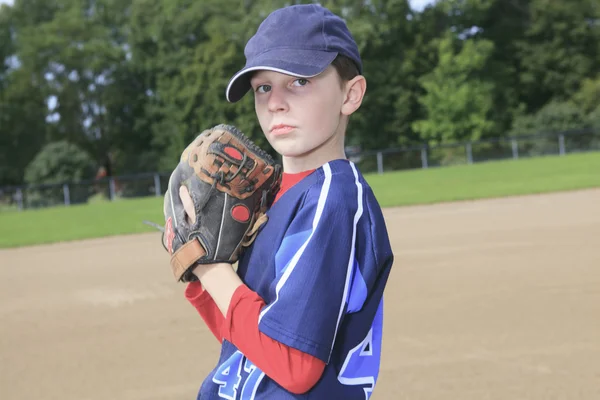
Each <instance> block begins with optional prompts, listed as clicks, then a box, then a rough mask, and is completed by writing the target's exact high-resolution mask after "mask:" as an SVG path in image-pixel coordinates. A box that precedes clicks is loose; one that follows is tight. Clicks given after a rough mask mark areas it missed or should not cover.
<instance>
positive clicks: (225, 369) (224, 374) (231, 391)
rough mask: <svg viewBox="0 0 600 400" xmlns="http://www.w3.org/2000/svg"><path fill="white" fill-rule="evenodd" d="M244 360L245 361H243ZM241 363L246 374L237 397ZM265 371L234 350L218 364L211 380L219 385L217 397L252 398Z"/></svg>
mask: <svg viewBox="0 0 600 400" xmlns="http://www.w3.org/2000/svg"><path fill="white" fill-rule="evenodd" d="M244 360H246V362H245V363H243V361H244ZM242 363H243V364H244V372H245V373H247V374H248V377H247V378H246V381H245V382H244V385H243V386H242V393H241V396H240V397H237V393H238V388H239V386H240V382H241V380H242ZM264 376H265V373H264V372H262V371H261V370H260V369H258V368H257V367H256V365H254V364H253V363H252V361H250V360H248V359H247V358H246V357H244V355H243V354H242V353H241V352H239V351H236V352H235V353H233V354H232V355H231V356H230V357H229V358H228V359H227V361H225V362H224V363H223V364H221V365H220V366H219V369H217V371H216V372H215V375H214V376H213V378H212V380H213V382H214V383H216V384H218V385H219V397H220V398H222V399H228V400H236V399H240V400H252V399H254V396H255V394H256V389H257V388H258V385H259V384H260V382H261V381H262V378H263V377H264Z"/></svg>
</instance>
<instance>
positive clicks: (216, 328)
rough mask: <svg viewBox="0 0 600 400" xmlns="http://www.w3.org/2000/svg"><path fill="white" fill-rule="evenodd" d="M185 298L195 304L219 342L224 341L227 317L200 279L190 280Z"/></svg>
mask: <svg viewBox="0 0 600 400" xmlns="http://www.w3.org/2000/svg"><path fill="white" fill-rule="evenodd" d="M185 298H186V299H187V300H188V301H189V302H190V303H191V304H192V306H194V308H195V309H196V310H197V311H198V313H199V314H200V316H201V317H202V319H203V320H204V322H205V323H206V326H208V329H210V331H211V332H212V333H213V335H215V337H216V338H217V340H218V341H219V343H222V342H223V337H222V336H221V327H222V326H223V321H225V317H223V314H222V313H221V310H219V307H217V303H215V301H214V300H213V298H212V297H211V296H210V295H209V294H208V292H207V291H206V290H204V288H203V287H202V284H201V283H200V282H198V281H196V282H190V283H189V284H188V286H187V287H186V289H185Z"/></svg>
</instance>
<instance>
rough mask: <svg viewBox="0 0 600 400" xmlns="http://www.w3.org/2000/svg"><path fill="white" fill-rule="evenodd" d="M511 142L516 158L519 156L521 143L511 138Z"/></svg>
mask: <svg viewBox="0 0 600 400" xmlns="http://www.w3.org/2000/svg"><path fill="white" fill-rule="evenodd" d="M510 143H511V145H512V155H513V158H514V159H515V160H517V159H518V158H519V143H517V141H516V140H515V139H511V140H510Z"/></svg>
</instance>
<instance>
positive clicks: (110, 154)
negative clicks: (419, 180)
mask: <svg viewBox="0 0 600 400" xmlns="http://www.w3.org/2000/svg"><path fill="white" fill-rule="evenodd" d="M310 2H313V1H311V0H295V1H294V2H292V3H296V4H297V3H310ZM289 3H290V2H289V1H284V0H136V1H132V0H15V1H14V5H13V6H10V7H9V6H6V5H3V6H0V186H1V185H6V184H18V183H21V182H24V181H25V177H26V175H25V174H26V169H27V166H28V165H29V164H30V163H31V161H32V160H33V159H34V157H35V156H36V155H37V154H38V153H39V152H40V150H41V149H42V148H47V146H48V145H50V144H52V143H57V142H62V143H64V142H68V143H72V144H73V145H75V146H77V148H80V149H81V150H82V151H84V152H85V153H86V154H89V155H90V158H91V160H92V161H93V163H94V164H95V165H96V166H98V167H100V166H102V167H104V168H105V170H106V171H107V172H108V174H109V175H115V174H117V175H118V174H127V173H134V172H142V171H169V170H170V169H171V168H173V166H174V165H175V163H176V162H177V158H178V155H179V153H180V152H181V150H182V149H183V148H184V147H185V145H186V144H187V143H189V141H190V140H191V139H192V138H193V137H194V136H195V135H196V134H198V133H199V132H200V131H202V130H203V129H206V128H208V127H210V126H212V125H215V124H217V123H222V122H227V123H232V124H235V125H237V126H239V127H240V128H241V129H242V130H243V131H244V132H246V133H247V134H248V135H249V136H250V137H252V138H253V139H254V140H256V141H257V142H258V143H259V144H260V145H261V146H264V147H265V148H267V149H268V148H269V146H268V143H267V142H266V140H265V138H264V135H263V134H262V132H261V130H260V127H259V125H258V122H257V120H256V116H255V114H254V103H253V99H252V96H251V95H250V96H246V97H245V98H244V99H243V100H242V101H240V102H239V103H237V104H229V103H227V102H226V100H225V97H224V92H225V88H226V85H227V82H228V80H229V78H230V77H231V76H232V75H233V74H234V73H235V72H236V71H238V70H239V69H240V68H241V67H242V66H243V64H244V54H243V50H244V46H245V43H246V41H247V40H248V39H249V38H250V37H251V36H252V34H253V33H254V32H255V31H256V28H257V27H258V25H259V23H260V22H261V21H262V19H263V18H264V17H265V16H266V15H267V14H268V13H270V12H271V11H273V10H274V9H276V8H279V7H282V6H284V5H286V4H289ZM320 3H321V4H323V5H325V6H327V7H329V8H330V9H331V10H332V11H334V12H336V13H338V14H339V15H342V16H343V18H345V20H346V21H347V23H348V25H349V27H350V29H351V30H352V32H353V35H354V37H355V39H356V41H357V43H358V45H359V48H360V51H361V54H362V56H363V59H364V66H365V72H364V74H365V76H366V78H367V82H368V90H367V96H366V98H365V100H364V103H363V106H362V107H361V109H360V110H359V112H358V113H357V114H356V115H354V116H353V117H352V118H351V124H350V126H349V128H348V135H347V138H348V144H351V145H359V146H361V147H362V148H363V149H365V150H369V149H380V148H386V147H397V146H402V145H411V144H422V143H427V144H436V143H454V142H459V141H464V140H477V139H480V138H487V137H492V136H503V135H508V134H511V133H515V132H540V131H543V130H547V129H550V128H552V129H555V128H556V129H562V128H565V129H566V127H575V126H587V127H590V126H599V125H600V123H599V122H598V121H599V120H600V117H599V115H600V110H599V109H598V103H599V102H600V97H599V96H600V95H599V93H600V89H599V87H600V86H599V83H598V82H599V81H598V80H599V79H600V78H599V76H598V71H600V7H599V6H598V1H597V0H572V1H569V2H559V1H554V0H438V1H437V2H435V3H434V4H432V5H430V6H428V7H427V8H425V9H424V10H423V11H420V12H417V11H415V10H413V9H411V7H410V2H409V1H408V0H371V1H368V2H367V1H354V0H324V1H321V2H320Z"/></svg>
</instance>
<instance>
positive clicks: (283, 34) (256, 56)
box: [225, 4, 362, 103]
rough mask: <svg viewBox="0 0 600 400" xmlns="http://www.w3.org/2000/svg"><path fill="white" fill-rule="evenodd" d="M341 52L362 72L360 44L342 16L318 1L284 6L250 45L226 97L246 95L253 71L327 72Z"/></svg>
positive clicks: (306, 75) (304, 75)
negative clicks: (244, 63)
mask: <svg viewBox="0 0 600 400" xmlns="http://www.w3.org/2000/svg"><path fill="white" fill-rule="evenodd" d="M338 54H341V55H344V56H346V57H348V58H350V59H351V60H352V61H354V62H355V63H356V66H357V68H358V70H359V73H361V74H362V61H361V59H360V54H359V51H358V46H357V45H356V42H355V41H354V38H353V37H352V34H351V33H350V31H349V30H348V27H347V26H346V23H345V22H344V20H343V19H342V18H340V17H339V16H337V15H335V14H334V13H332V12H331V11H329V10H328V9H327V8H325V7H323V6H321V5H318V4H300V5H293V6H288V7H284V8H280V9H278V10H275V11H273V12H272V13H271V14H269V15H268V16H267V18H266V19H265V20H264V21H263V22H262V23H261V24H260V26H259V27H258V30H257V31H256V34H255V35H254V36H252V38H250V40H249V41H248V43H247V44H246V48H245V49H244V55H245V56H246V65H245V66H244V68H243V69H241V70H240V71H238V72H237V73H236V74H235V75H234V76H233V77H232V78H231V80H230V81H229V84H228V85H227V90H226V92H225V96H226V97H227V101H229V102H231V103H235V102H236V101H238V100H240V99H241V98H242V97H244V95H245V94H246V93H247V92H248V91H249V90H250V87H251V86H250V78H251V72H252V71H257V70H269V71H275V72H281V73H284V74H287V75H292V76H297V77H299V78H310V77H313V76H317V75H319V74H320V73H321V72H323V71H324V70H325V69H326V68H327V66H329V65H330V64H331V63H332V61H333V60H334V59H335V58H336V56H337V55H338Z"/></svg>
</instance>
